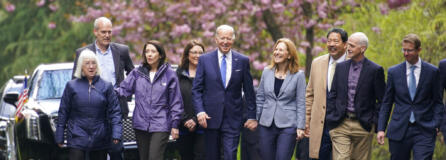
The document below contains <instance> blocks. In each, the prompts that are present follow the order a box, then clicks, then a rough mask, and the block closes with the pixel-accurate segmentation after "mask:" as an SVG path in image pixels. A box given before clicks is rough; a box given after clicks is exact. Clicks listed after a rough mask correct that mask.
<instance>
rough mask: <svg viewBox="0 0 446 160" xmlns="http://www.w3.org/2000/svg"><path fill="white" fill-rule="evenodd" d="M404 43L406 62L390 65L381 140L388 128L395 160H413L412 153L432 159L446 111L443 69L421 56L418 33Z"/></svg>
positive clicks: (392, 156) (379, 125)
mask: <svg viewBox="0 0 446 160" xmlns="http://www.w3.org/2000/svg"><path fill="white" fill-rule="evenodd" d="M402 46H403V47H402V50H401V51H402V52H403V54H404V57H405V59H406V61H405V62H403V63H401V64H398V65H395V66H392V67H391V68H389V71H388V74H387V87H386V93H385V96H384V99H383V104H382V106H381V110H380V113H379V123H378V135H377V140H378V143H379V144H384V131H385V130H386V128H387V138H389V150H390V153H391V159H392V160H400V159H410V153H413V159H432V155H433V153H434V148H435V138H436V135H437V131H438V128H439V126H440V122H441V120H442V116H443V110H444V108H443V103H442V101H441V95H442V94H441V91H442V89H441V87H440V81H439V78H440V75H439V71H438V69H437V67H435V66H433V65H431V64H429V63H427V62H424V61H422V60H421V58H420V57H419V53H420V51H421V41H420V38H418V36H417V35H415V34H408V35H406V36H405V37H404V39H403V42H402ZM394 104H395V106H394V108H393V113H392V119H391V120H390V122H389V124H388V127H387V122H388V120H389V116H390V112H391V111H392V106H393V105H394Z"/></svg>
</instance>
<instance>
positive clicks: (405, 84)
mask: <svg viewBox="0 0 446 160" xmlns="http://www.w3.org/2000/svg"><path fill="white" fill-rule="evenodd" d="M400 67H401V68H400V70H401V73H400V75H401V79H402V81H403V82H402V83H401V84H402V85H403V87H404V88H405V90H406V93H405V94H406V95H407V96H408V97H409V99H410V93H409V86H408V85H407V75H406V74H407V73H406V72H407V71H406V68H407V67H406V61H404V62H403V63H402V64H401V65H400Z"/></svg>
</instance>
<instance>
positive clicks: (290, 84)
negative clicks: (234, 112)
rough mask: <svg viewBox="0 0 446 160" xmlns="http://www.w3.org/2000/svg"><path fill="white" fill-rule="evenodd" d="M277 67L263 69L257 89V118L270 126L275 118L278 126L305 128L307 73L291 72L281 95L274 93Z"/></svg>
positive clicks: (262, 123) (281, 89)
mask: <svg viewBox="0 0 446 160" xmlns="http://www.w3.org/2000/svg"><path fill="white" fill-rule="evenodd" d="M275 70H276V69H275V68H269V67H266V68H265V69H264V70H263V73H262V78H261V79H260V84H259V88H258V89H257V95H256V102H257V120H258V121H259V123H260V125H262V126H266V127H269V126H271V123H272V122H273V120H274V122H275V123H274V124H275V125H276V126H277V127H278V128H286V127H297V128H299V129H304V128H305V87H306V84H305V74H304V72H302V71H299V72H296V73H294V74H290V72H289V71H288V72H287V76H286V78H285V80H284V81H283V84H282V87H281V88H280V92H279V96H276V94H275V93H274V81H275V78H274V72H275Z"/></svg>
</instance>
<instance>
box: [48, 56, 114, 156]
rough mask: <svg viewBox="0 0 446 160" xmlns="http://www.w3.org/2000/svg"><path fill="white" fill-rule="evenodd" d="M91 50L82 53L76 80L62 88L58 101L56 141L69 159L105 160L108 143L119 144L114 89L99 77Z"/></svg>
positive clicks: (76, 71) (75, 74) (98, 69)
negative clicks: (66, 150) (88, 158)
mask: <svg viewBox="0 0 446 160" xmlns="http://www.w3.org/2000/svg"><path fill="white" fill-rule="evenodd" d="M97 62H98V60H97V58H96V55H95V54H94V53H93V52H92V51H91V50H88V49H86V50H84V51H82V52H81V54H80V57H79V60H78V63H77V64H79V65H78V67H77V68H76V70H75V73H74V77H76V78H75V79H73V80H71V81H69V82H68V83H67V85H66V86H65V90H64V93H63V95H62V99H61V102H60V108H59V113H58V122H57V128H56V133H55V140H56V143H57V144H58V145H59V147H62V146H63V143H64V130H65V129H66V130H67V139H66V140H67V147H68V148H69V155H70V156H69V157H70V158H69V159H70V160H82V159H86V153H87V152H89V155H90V159H95V160H96V159H97V160H101V159H102V160H105V159H107V154H106V153H107V152H106V151H107V149H108V147H109V146H110V145H111V143H115V144H116V143H118V142H119V141H120V138H121V134H122V125H121V110H120V107H119V102H118V98H117V96H116V95H115V92H114V90H113V86H112V84H111V83H110V82H106V81H104V80H103V79H101V78H100V77H99V74H100V68H98V64H97Z"/></svg>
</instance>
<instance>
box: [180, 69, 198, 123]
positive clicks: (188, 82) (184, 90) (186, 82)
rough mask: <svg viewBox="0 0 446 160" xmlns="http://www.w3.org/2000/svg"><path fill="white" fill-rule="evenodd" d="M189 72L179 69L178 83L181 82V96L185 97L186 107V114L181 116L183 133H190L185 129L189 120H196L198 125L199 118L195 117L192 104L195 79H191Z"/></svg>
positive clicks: (184, 103)
mask: <svg viewBox="0 0 446 160" xmlns="http://www.w3.org/2000/svg"><path fill="white" fill-rule="evenodd" d="M187 72H188V71H187V70H185V69H182V68H178V69H177V75H178V81H179V82H180V90H181V96H182V97H183V105H184V112H183V114H182V116H181V120H180V127H179V128H180V130H182V131H188V129H187V128H186V127H184V123H185V122H186V121H188V120H189V119H192V120H194V121H195V123H196V124H197V125H198V121H197V116H196V115H195V110H194V106H193V104H192V82H193V81H194V78H193V77H189V74H188V73H187Z"/></svg>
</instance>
